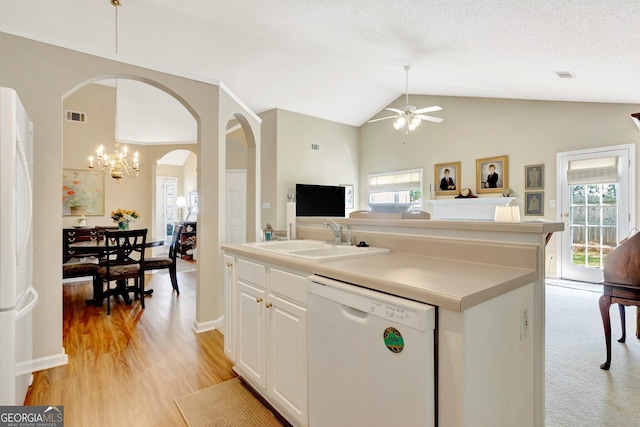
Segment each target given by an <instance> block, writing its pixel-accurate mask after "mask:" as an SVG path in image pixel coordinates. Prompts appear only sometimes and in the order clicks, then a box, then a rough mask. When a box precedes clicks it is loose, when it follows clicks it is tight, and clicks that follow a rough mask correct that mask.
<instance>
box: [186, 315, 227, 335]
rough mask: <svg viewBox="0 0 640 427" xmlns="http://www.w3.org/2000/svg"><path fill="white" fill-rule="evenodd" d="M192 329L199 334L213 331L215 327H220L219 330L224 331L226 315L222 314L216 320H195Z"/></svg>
mask: <svg viewBox="0 0 640 427" xmlns="http://www.w3.org/2000/svg"><path fill="white" fill-rule="evenodd" d="M191 329H192V330H193V332H195V333H196V334H199V333H201V332H206V331H213V330H215V329H218V330H219V331H223V330H224V315H223V316H220V317H219V318H218V319H216V320H209V321H208V322H198V321H197V320H194V321H193V326H191Z"/></svg>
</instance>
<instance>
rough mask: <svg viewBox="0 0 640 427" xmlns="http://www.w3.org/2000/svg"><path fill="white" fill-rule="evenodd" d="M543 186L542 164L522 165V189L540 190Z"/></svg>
mask: <svg viewBox="0 0 640 427" xmlns="http://www.w3.org/2000/svg"><path fill="white" fill-rule="evenodd" d="M543 188H544V165H527V166H525V167H524V189H525V190H542V189H543Z"/></svg>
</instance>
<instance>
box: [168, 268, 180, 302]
mask: <svg viewBox="0 0 640 427" xmlns="http://www.w3.org/2000/svg"><path fill="white" fill-rule="evenodd" d="M169 277H170V278H171V286H173V289H174V290H175V291H176V293H177V294H178V295H180V289H179V288H178V274H177V273H176V269H175V268H170V269H169Z"/></svg>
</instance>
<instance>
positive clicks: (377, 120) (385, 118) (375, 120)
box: [367, 116, 398, 123]
mask: <svg viewBox="0 0 640 427" xmlns="http://www.w3.org/2000/svg"><path fill="white" fill-rule="evenodd" d="M397 118H398V116H387V117H381V118H379V119H373V120H369V121H367V123H373V122H379V121H380V120H387V119H397Z"/></svg>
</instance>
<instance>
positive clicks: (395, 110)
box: [385, 107, 404, 114]
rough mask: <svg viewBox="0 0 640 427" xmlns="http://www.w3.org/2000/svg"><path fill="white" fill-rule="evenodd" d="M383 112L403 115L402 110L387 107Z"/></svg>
mask: <svg viewBox="0 0 640 427" xmlns="http://www.w3.org/2000/svg"><path fill="white" fill-rule="evenodd" d="M385 110H388V111H393V112H394V113H398V114H404V111H403V110H398V109H397V108H391V107H387V108H385Z"/></svg>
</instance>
